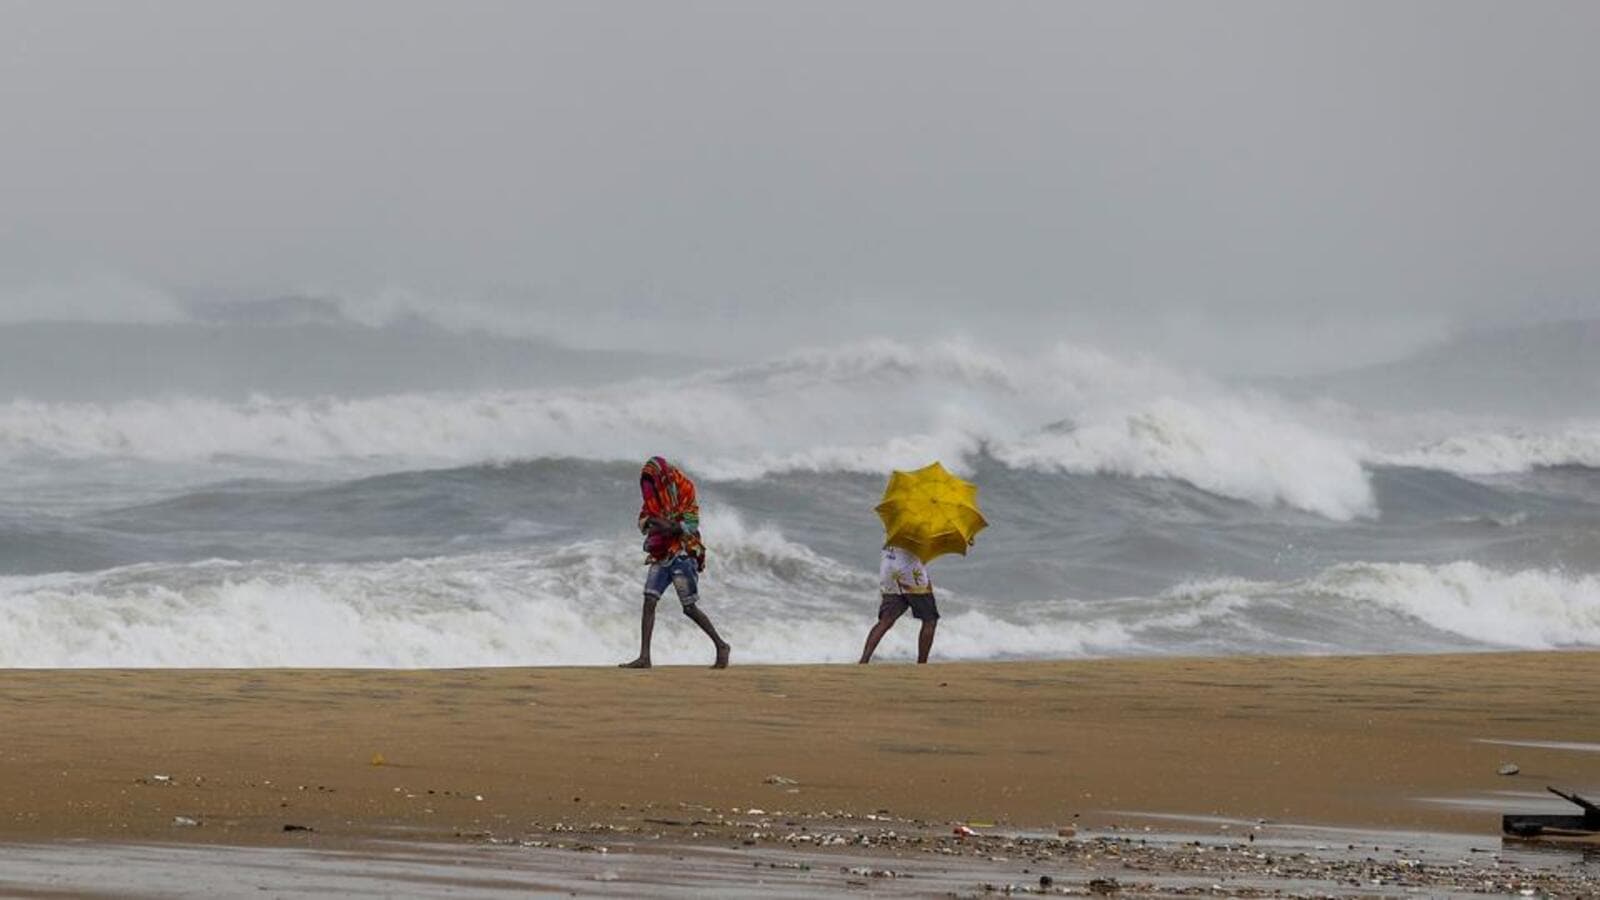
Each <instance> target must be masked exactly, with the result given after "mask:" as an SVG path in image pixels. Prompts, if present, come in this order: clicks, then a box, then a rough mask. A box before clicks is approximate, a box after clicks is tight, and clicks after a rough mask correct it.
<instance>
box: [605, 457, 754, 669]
mask: <svg viewBox="0 0 1600 900" xmlns="http://www.w3.org/2000/svg"><path fill="white" fill-rule="evenodd" d="M639 495H640V498H641V499H642V500H643V504H642V505H641V506H640V507H639V532H640V533H641V534H643V535H644V536H645V539H644V552H645V561H646V562H647V563H648V564H649V566H650V568H649V569H648V570H646V572H645V576H644V612H643V615H642V618H641V621H640V623H639V631H640V638H639V658H638V659H635V660H634V661H632V662H626V663H623V664H622V668H624V669H648V668H650V635H651V633H652V632H653V631H655V626H656V604H657V603H658V602H659V601H660V600H661V595H662V594H663V593H664V592H665V591H666V589H667V585H668V584H671V585H672V587H673V589H674V590H675V591H676V592H677V594H678V602H679V603H680V604H681V605H682V606H683V614H684V615H686V616H688V617H689V618H690V619H692V620H693V621H694V623H695V624H696V625H699V626H700V630H701V631H704V632H705V633H706V637H709V638H711V644H712V646H714V647H715V648H716V650H717V659H716V662H715V663H714V664H712V666H711V668H713V669H726V668H727V667H728V652H729V650H730V649H732V648H731V647H730V646H729V645H728V643H727V642H726V641H724V640H723V639H722V636H721V635H719V634H717V629H716V626H714V625H712V624H711V619H710V618H708V617H707V616H706V614H705V612H704V611H702V610H701V609H700V586H699V574H700V573H701V572H702V571H704V570H705V567H706V550H705V546H704V545H703V544H701V543H700V504H699V503H698V502H697V501H696V499H695V492H694V482H693V481H690V480H689V476H687V475H685V474H683V472H682V471H681V470H679V469H677V468H675V467H673V466H672V465H671V464H670V463H668V462H667V461H666V460H665V459H662V458H661V457H659V456H652V457H650V459H648V460H646V461H645V464H644V467H643V468H642V469H640V471H639Z"/></svg>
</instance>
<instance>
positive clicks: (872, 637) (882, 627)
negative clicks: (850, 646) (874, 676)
mask: <svg viewBox="0 0 1600 900" xmlns="http://www.w3.org/2000/svg"><path fill="white" fill-rule="evenodd" d="M903 612H905V610H904V609H899V610H896V611H895V612H894V613H893V614H891V615H887V616H882V617H880V618H879V619H878V621H877V622H876V623H875V624H874V625H873V626H872V630H871V631H869V632H867V645H866V646H865V647H862V648H861V664H862V665H866V664H867V663H869V662H871V661H872V654H874V653H876V652H877V650H878V642H879V641H881V640H883V636H884V635H886V634H888V633H889V629H891V628H893V627H894V623H895V622H896V621H898V620H899V618H900V614H901V613H903Z"/></svg>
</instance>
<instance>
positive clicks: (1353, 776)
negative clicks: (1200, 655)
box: [0, 652, 1600, 844]
mask: <svg viewBox="0 0 1600 900" xmlns="http://www.w3.org/2000/svg"><path fill="white" fill-rule="evenodd" d="M1597 685H1600V653H1588V652H1584V653H1577V652H1573V653H1515V654H1478V655H1451V656H1408V657H1392V656H1391V657H1357V658H1229V659H1161V660H1101V661H1081V662H1023V663H984V664H944V665H931V666H923V667H916V666H909V665H878V666H871V667H857V666H784V667H760V666H744V667H735V668H733V669H730V670H728V671H725V672H713V671H709V670H706V669H702V668H658V669H654V670H651V671H642V672H635V671H620V670H616V669H487V670H452V671H363V670H354V671H352V670H339V671H311V670H268V671H263V670H244V671H193V670H189V671H181V670H157V671H120V670H74V671H36V670H12V671H7V672H5V673H3V674H0V722H3V725H4V738H3V742H0V839H5V840H11V841H16V840H55V839H62V838H90V839H112V840H126V839H134V840H151V839H154V840H181V841H188V842H195V841H199V842H208V841H210V842H226V843H235V844H240V843H244V844H248V843H266V844H273V843H288V842H304V841H306V840H308V839H310V836H313V835H314V836H315V838H316V839H317V840H321V841H328V840H336V839H340V838H352V839H360V838H364V837H370V836H373V835H394V834H406V835H413V836H416V837H419V838H424V839H426V838H433V837H445V838H448V837H452V836H455V835H458V834H465V835H473V834H477V835H482V834H485V833H509V832H515V831H517V830H518V829H527V828H531V827H538V826H540V825H542V826H548V825H549V824H550V823H553V822H563V821H564V822H581V823H613V824H619V825H628V824H638V823H640V822H643V821H645V820H647V819H651V818H667V819H672V818H673V817H683V816H692V815H697V814H698V813H697V812H696V811H697V810H731V809H740V810H747V809H750V808H752V807H754V808H758V809H767V810H772V809H783V810H790V811H797V812H802V813H805V812H823V811H845V812H849V813H854V814H858V815H864V814H876V813H877V812H878V811H880V810H886V811H889V813H890V814H893V815H894V816H896V817H903V818H905V819H918V820H924V821H927V822H935V823H940V822H943V823H948V822H993V823H997V824H1001V825H1005V826H1011V827H1028V828H1039V829H1051V828H1055V827H1057V826H1059V825H1063V824H1068V823H1077V824H1080V825H1083V826H1086V827H1087V826H1092V825H1096V824H1104V823H1106V822H1114V821H1123V820H1127V819H1128V818H1129V817H1130V814H1132V813H1136V812H1158V813H1169V814H1180V815H1188V814H1193V815H1204V816H1210V815H1218V816H1227V817H1238V818H1243V819H1254V818H1268V819H1272V820H1276V821H1281V822H1312V823H1318V822H1320V823H1329V824H1339V825H1349V826H1367V827H1384V828H1411V829H1431V830H1443V831H1465V832H1474V833H1482V834H1495V833H1497V832H1498V815H1497V814H1496V813H1494V812H1493V811H1491V810H1489V809H1484V808H1474V807H1473V806H1472V804H1470V803H1462V802H1451V801H1460V800H1462V799H1463V798H1471V797H1474V796H1480V797H1481V796H1485V795H1488V793H1489V792H1493V791H1501V790H1525V791H1540V790H1542V789H1543V786H1544V785H1545V784H1547V783H1548V784H1556V785H1564V786H1566V787H1569V788H1574V789H1578V790H1580V791H1582V790H1586V789H1587V790H1591V791H1593V789H1594V788H1596V787H1600V754H1596V753H1594V752H1588V751H1586V750H1585V749H1584V747H1583V745H1590V744H1594V745H1600V715H1596V713H1595V710H1596V709H1597V706H1600V705H1597V703H1596V700H1597V694H1600V687H1597ZM1485 739H1494V740H1510V741H1529V742H1541V741H1546V742H1566V743H1570V744H1576V745H1579V746H1578V747H1577V748H1576V749H1574V748H1572V747H1565V748H1563V747H1548V748H1547V747H1529V746H1508V745H1503V744H1494V743H1485V742H1483V741H1484V740H1485ZM1591 749H1592V748H1591ZM379 756H381V762H382V764H381V765H374V764H373V762H374V760H375V757H379ZM1508 760H1509V761H1514V762H1516V763H1517V764H1518V765H1519V766H1520V768H1521V774H1519V775H1517V776H1513V777H1506V776H1501V775H1498V774H1497V768H1498V767H1499V766H1500V764H1501V763H1502V762H1505V761H1508ZM772 776H779V778H777V779H774V778H773V777H772ZM791 781H792V782H793V784H790V783H788V782H791ZM1594 793H1600V791H1594ZM480 798H481V799H480ZM685 811H687V812H685ZM176 817H183V818H182V819H178V818H176ZM186 820H192V821H194V822H195V823H198V824H194V825H190V824H187V821H186ZM285 825H296V826H307V827H309V828H311V829H314V831H291V832H285V831H284V826H285Z"/></svg>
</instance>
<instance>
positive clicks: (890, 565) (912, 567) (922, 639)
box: [861, 547, 939, 665]
mask: <svg viewBox="0 0 1600 900" xmlns="http://www.w3.org/2000/svg"><path fill="white" fill-rule="evenodd" d="M878 590H879V592H880V593H881V594H882V598H883V600H882V602H881V603H880V604H879V605H878V621H877V622H876V623H875V624H873V626H872V630H871V631H868V632H867V645H866V646H865V647H863V648H862V650H861V663H862V665H865V664H867V663H869V662H871V661H872V654H873V652H874V651H876V650H877V649H878V642H879V641H881V640H883V636H884V635H886V634H888V633H889V629H890V628H893V627H894V623H895V622H897V621H899V620H900V616H901V615H903V614H904V613H905V611H906V610H908V609H909V610H911V615H912V617H913V618H916V619H919V620H920V621H921V622H922V630H921V631H919V632H917V662H919V663H925V662H927V661H928V651H930V650H932V649H933V633H934V631H935V630H937V629H938V627H939V606H938V604H936V603H935V602H934V600H933V582H932V581H931V580H929V578H928V570H927V568H926V567H925V566H923V564H922V560H921V559H919V558H918V557H917V555H916V554H915V553H912V552H911V551H910V550H906V549H903V548H901V547H884V548H883V561H882V562H881V563H879V564H878Z"/></svg>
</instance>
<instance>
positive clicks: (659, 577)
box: [644, 555, 700, 609]
mask: <svg viewBox="0 0 1600 900" xmlns="http://www.w3.org/2000/svg"><path fill="white" fill-rule="evenodd" d="M668 584H671V585H672V586H673V588H674V589H676V590H677V592H678V602H679V603H682V604H683V606H684V608H685V609H687V608H688V607H691V606H693V605H694V604H695V601H697V600H699V599H700V576H699V575H698V573H696V571H695V565H694V560H693V559H690V558H689V557H687V556H682V555H680V556H674V557H673V558H672V559H669V560H667V561H665V562H655V563H651V564H650V568H649V570H647V571H646V572H645V575H644V595H645V596H646V597H656V598H659V597H660V596H661V595H662V594H664V593H666V590H667V585H668Z"/></svg>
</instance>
